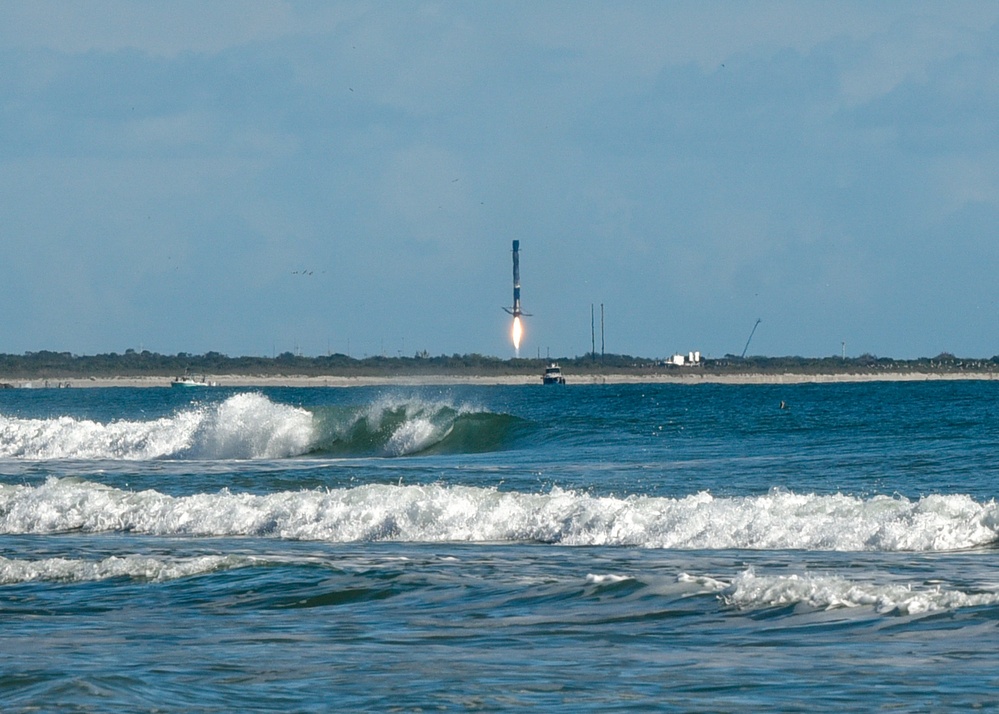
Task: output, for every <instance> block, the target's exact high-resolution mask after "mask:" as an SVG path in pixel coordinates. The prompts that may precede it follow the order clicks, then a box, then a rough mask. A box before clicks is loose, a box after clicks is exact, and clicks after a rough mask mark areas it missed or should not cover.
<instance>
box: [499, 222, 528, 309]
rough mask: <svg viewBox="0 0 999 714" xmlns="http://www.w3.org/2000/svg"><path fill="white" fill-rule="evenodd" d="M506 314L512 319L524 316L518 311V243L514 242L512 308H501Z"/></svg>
mask: <svg viewBox="0 0 999 714" xmlns="http://www.w3.org/2000/svg"><path fill="white" fill-rule="evenodd" d="M503 309H504V310H506V311H507V312H508V313H510V314H511V315H513V316H514V317H520V316H521V315H526V314H527V313H525V312H524V311H522V310H521V309H520V241H519V240H515V241H514V242H513V307H512V308H509V307H505V308H503Z"/></svg>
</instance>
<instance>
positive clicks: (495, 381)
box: [0, 372, 997, 388]
mask: <svg viewBox="0 0 999 714" xmlns="http://www.w3.org/2000/svg"><path fill="white" fill-rule="evenodd" d="M996 378H997V377H996V375H994V374H991V373H988V372H961V373H945V372H941V373H932V372H918V373H917V372H892V373H884V374H791V373H788V374H706V373H704V372H685V373H679V374H677V373H672V374H648V375H630V374H606V375H589V374H584V375H571V374H569V375H566V382H567V384H568V385H573V384H832V383H847V382H928V381H956V380H993V379H996ZM172 379H173V378H172V377H102V378H96V377H91V378H79V377H67V378H61V379H60V378H50V379H34V380H25V379H5V378H3V377H0V384H7V385H10V386H13V387H20V388H45V387H49V388H52V387H73V388H78V387H169V386H170V382H171V381H172ZM205 379H206V380H208V381H209V382H213V383H215V384H216V385H217V386H219V387H370V386H454V385H463V384H467V385H483V386H489V385H524V384H538V385H540V384H541V378H540V377H538V376H537V375H504V376H469V375H411V376H391V377H341V376H332V375H331V376H319V377H307V376H296V375H277V376H272V375H211V374H209V375H205Z"/></svg>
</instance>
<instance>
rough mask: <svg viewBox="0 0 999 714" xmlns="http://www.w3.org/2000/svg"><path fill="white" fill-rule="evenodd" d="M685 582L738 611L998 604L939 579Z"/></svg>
mask: <svg viewBox="0 0 999 714" xmlns="http://www.w3.org/2000/svg"><path fill="white" fill-rule="evenodd" d="M679 580H680V581H681V582H691V583H696V584H698V585H700V586H702V587H704V588H705V589H707V590H709V591H713V592H717V593H718V597H719V598H720V599H721V600H722V602H724V603H725V604H726V605H730V606H732V607H735V608H737V609H739V610H758V609H765V608H774V607H803V608H808V609H813V610H836V609H840V608H857V607H866V608H870V609H872V610H873V611H874V612H877V613H880V614H895V613H897V614H902V615H921V614H924V613H930V612H940V611H944V610H956V609H958V608H963V607H976V606H980V605H996V604H999V592H996V591H994V590H989V591H984V592H982V591H979V592H965V591H963V590H956V589H952V588H947V587H944V586H943V585H942V584H940V583H932V584H923V585H915V586H914V585H913V584H911V583H876V582H857V581H853V580H850V579H849V578H845V577H842V576H838V575H813V574H809V573H804V574H800V575H799V574H793V575H768V576H764V575H757V574H756V573H755V572H754V571H753V570H752V569H750V570H747V571H745V572H743V573H740V574H739V575H737V576H736V577H735V578H734V579H733V580H732V581H731V582H725V581H723V580H716V579H714V578H710V577H694V576H690V575H687V574H686V573H684V574H681V575H680V578H679Z"/></svg>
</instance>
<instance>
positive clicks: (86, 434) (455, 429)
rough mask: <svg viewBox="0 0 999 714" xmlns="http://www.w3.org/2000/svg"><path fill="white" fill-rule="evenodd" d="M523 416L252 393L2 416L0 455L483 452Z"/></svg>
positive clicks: (508, 437) (504, 441) (394, 401)
mask: <svg viewBox="0 0 999 714" xmlns="http://www.w3.org/2000/svg"><path fill="white" fill-rule="evenodd" d="M524 423H525V422H523V420H520V419H517V418H515V417H512V416H510V415H506V414H494V413H491V412H488V411H484V410H481V409H477V408H474V407H472V406H469V405H455V404H452V403H450V402H447V401H432V400H430V401H428V400H421V399H407V398H402V397H383V398H381V399H379V400H376V401H375V402H373V403H370V404H361V405H356V406H347V407H316V408H313V409H308V408H305V407H299V406H293V405H289V404H282V403H279V402H274V401H272V400H270V399H269V398H268V397H266V396H265V395H263V394H260V393H256V392H247V393H241V394H235V395H232V396H229V397H227V398H225V399H224V400H222V401H219V402H215V403H193V404H191V405H189V406H187V407H184V408H182V409H180V410H178V411H176V412H175V413H173V414H171V415H168V416H164V417H160V418H157V419H150V420H145V421H141V420H128V419H122V420H112V421H109V422H99V421H95V420H91V419H81V418H75V417H70V416H54V417H51V418H41V419H39V418H19V417H11V416H5V415H0V458H10V459H25V460H55V459H79V460H102V459H103V460H125V461H129V460H132V461H143V460H157V459H201V460H227V459H285V458H292V457H298V456H305V455H310V456H334V457H351V456H384V457H399V456H411V455H416V454H457V453H481V452H487V451H493V450H499V449H503V448H507V447H508V446H509V445H510V444H511V443H512V439H513V438H514V435H515V433H516V432H517V430H518V429H519V428H522V427H523V425H524Z"/></svg>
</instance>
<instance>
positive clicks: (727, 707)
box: [0, 381, 999, 712]
mask: <svg viewBox="0 0 999 714" xmlns="http://www.w3.org/2000/svg"><path fill="white" fill-rule="evenodd" d="M997 399H999V385H996V384H994V383H992V382H986V381H982V382H926V383H888V382H886V383H868V384H840V385H832V384H830V385H794V386H758V385H752V386H731V385H697V386H680V385H622V386H614V385H603V386H573V385H569V386H567V387H564V388H543V387H541V386H529V387H527V386H525V387H460V388H459V387H455V388H419V389H417V388H404V387H400V388H350V389H332V388H316V389H262V390H224V389H209V388H205V389H189V390H180V389H173V390H171V389H155V388H149V389H125V388H117V389H50V390H27V389H22V390H6V391H0V622H2V623H3V626H2V627H0V708H2V709H3V710H4V711H37V710H41V711H237V710H255V711H324V712H325V711H331V710H388V709H398V710H403V711H411V710H428V709H435V710H450V711H466V710H489V711H494V710H509V709H520V708H528V707H530V708H537V707H544V708H546V709H552V710H563V711H577V710H589V711H640V710H656V711H659V710H675V711H734V710H737V709H753V710H758V709H764V708H766V709H770V710H777V711H802V710H820V711H832V710H836V711H844V710H871V709H889V708H893V709H896V708H897V709H903V710H931V709H932V710H964V709H968V708H971V707H982V708H987V709H994V708H999V669H997V668H996V667H995V665H994V662H993V660H994V657H995V655H994V651H995V649H996V645H997V644H999V631H997V624H999V568H997V565H999V562H997V561H999V559H997V555H999V551H997V549H996V543H997V541H999V508H997V506H996V504H995V502H994V498H995V495H996V490H997V489H996V483H997V475H999V474H997V470H999V458H997V457H999V428H997V419H996V417H997V413H996V412H997V408H996V404H997ZM782 402H784V404H785V406H786V407H787V408H783V409H782V408H781V403H782Z"/></svg>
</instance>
